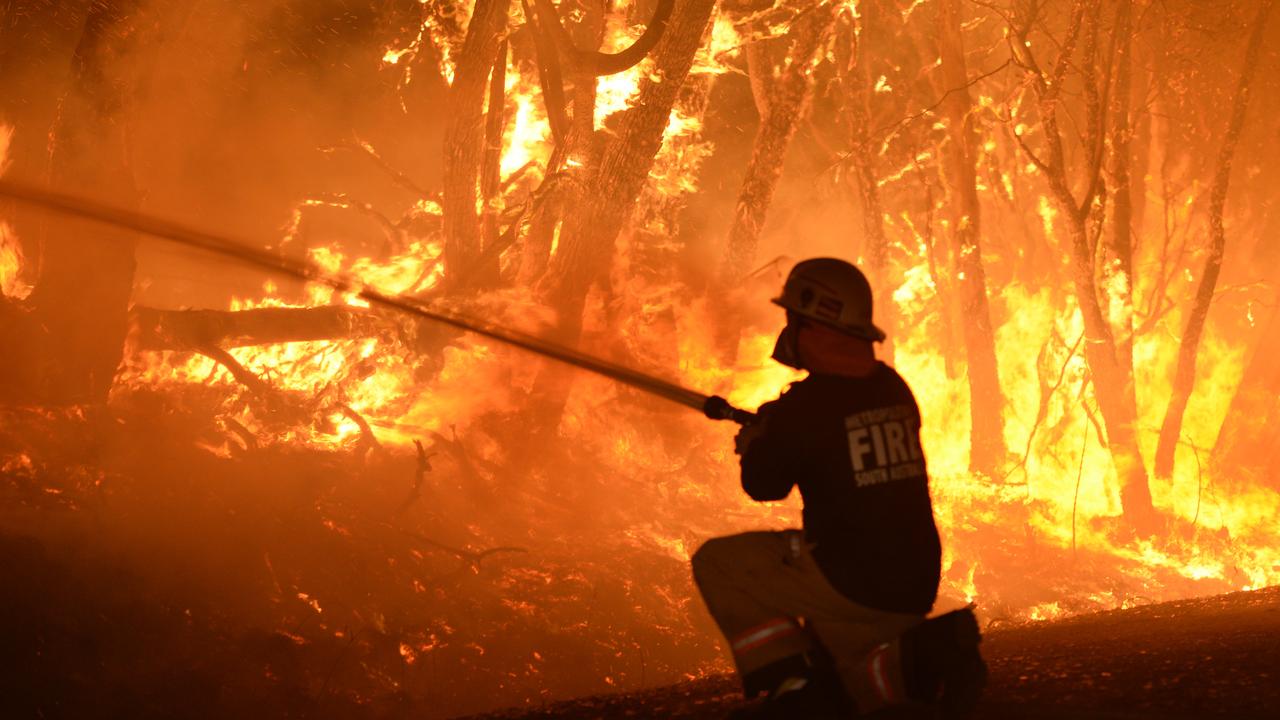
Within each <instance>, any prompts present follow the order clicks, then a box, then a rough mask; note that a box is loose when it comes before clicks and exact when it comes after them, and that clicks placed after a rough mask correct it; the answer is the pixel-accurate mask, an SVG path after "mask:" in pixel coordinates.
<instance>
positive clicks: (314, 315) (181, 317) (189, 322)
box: [129, 305, 388, 350]
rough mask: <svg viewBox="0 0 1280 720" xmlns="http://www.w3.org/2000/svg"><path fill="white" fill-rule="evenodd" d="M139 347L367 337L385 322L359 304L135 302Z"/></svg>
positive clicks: (230, 345) (133, 323)
mask: <svg viewBox="0 0 1280 720" xmlns="http://www.w3.org/2000/svg"><path fill="white" fill-rule="evenodd" d="M129 319H130V324H131V326H132V328H133V330H134V335H133V340H134V342H135V343H136V347H137V349H139V350H190V349H193V348H200V347H210V346H213V347H218V348H235V347H241V346H246V345H267V344H272V343H285V342H298V341H305V340H331V339H334V338H354V337H369V336H373V335H376V334H378V333H379V332H380V331H382V330H384V329H386V328H387V327H388V323H387V321H386V320H384V319H382V318H380V317H379V316H378V315H377V314H376V313H374V312H371V311H369V310H365V309H363V308H357V307H350V306H346V305H327V306H323V307H313V308H275V307H268V308H254V309H251V310H233V311H226V310H163V309H160V308H151V307H145V306H138V307H134V308H133V310H132V311H131V312H130V314H129Z"/></svg>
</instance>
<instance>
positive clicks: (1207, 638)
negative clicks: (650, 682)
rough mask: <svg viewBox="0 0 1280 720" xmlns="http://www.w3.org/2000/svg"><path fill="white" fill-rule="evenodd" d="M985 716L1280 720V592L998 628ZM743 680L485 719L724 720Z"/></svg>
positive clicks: (993, 719) (991, 636)
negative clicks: (714, 719)
mask: <svg viewBox="0 0 1280 720" xmlns="http://www.w3.org/2000/svg"><path fill="white" fill-rule="evenodd" d="M983 654H984V655H985V656H986V658H987V662H988V664H989V665H990V667H991V681H990V684H989V685H988V688H987V693H986V696H985V698H984V700H983V704H982V705H981V707H980V709H979V712H978V713H977V718H979V719H987V720H1005V719H1013V718H1048V719H1050V720H1069V719H1070V720H1074V719H1076V718H1103V719H1112V718H1114V719H1115V720H1137V719H1142V720H1148V719H1151V720H1155V719H1156V718H1171V719H1181V718H1280V587H1273V588H1267V589H1264V590H1258V591H1254V592H1242V593H1232V594H1230V595H1220V596H1217V597H1210V598H1202V599H1199V600H1185V601H1181V602H1173V603H1164V604H1161V605H1151V606H1147V607H1140V608H1134V609H1130V610H1116V611H1112V612H1105V613H1098V614H1094V615H1084V616H1079V617H1075V618H1070V619H1067V620H1061V621H1057V622H1051V623H1036V624H1031V625H1021V626H1016V627H1007V628H1003V629H994V630H990V631H988V632H987V635H986V639H985V641H984V651H983ZM740 701H741V696H740V695H739V694H738V691H737V687H736V685H735V683H734V682H733V680H732V679H731V678H711V679H708V680H703V681H699V682H694V683H689V684H686V685H679V686H675V687H671V688H663V689H659V690H653V691H649V692H646V693H639V694H633V695H618V696H611V697H598V698H586V699H581V700H575V701H571V702H566V703H561V704H556V705H552V706H549V707H547V708H544V709H540V710H519V711H515V710H513V711H508V712H505V713H498V714H493V715H486V716H484V717H485V718H490V719H497V718H522V719H523V718H561V719H563V720H579V719H581V720H586V719H588V718H682V719H687V720H703V719H706V720H710V719H711V718H720V717H723V716H724V714H725V713H727V712H728V711H729V710H730V709H732V708H733V707H736V706H737V704H738V703H739V702H740Z"/></svg>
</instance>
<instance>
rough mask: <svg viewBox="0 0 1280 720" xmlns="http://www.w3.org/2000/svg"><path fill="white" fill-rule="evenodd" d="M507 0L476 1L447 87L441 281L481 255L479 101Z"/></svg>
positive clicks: (500, 34)
mask: <svg viewBox="0 0 1280 720" xmlns="http://www.w3.org/2000/svg"><path fill="white" fill-rule="evenodd" d="M508 5H510V0H477V1H476V6H475V9H474V11H473V12H472V15H471V22H470V24H469V25H468V26H467V37H466V40H465V41H463V45H462V52H461V53H460V54H459V58H458V67H457V70H456V72H455V74H454V79H453V85H452V86H451V87H450V88H449V100H448V114H449V120H448V123H447V124H446V126H445V132H444V193H443V195H442V198H441V199H442V201H443V202H442V206H443V209H444V236H445V240H444V263H445V273H446V275H445V281H446V282H451V281H454V280H456V279H460V278H461V277H463V276H465V274H466V273H467V269H468V267H469V266H470V264H471V263H472V262H474V261H475V260H476V258H477V257H479V255H480V249H481V248H480V243H481V232H480V216H479V215H478V213H477V204H478V200H479V191H478V185H479V181H480V171H481V165H482V163H483V161H484V156H485V122H484V101H485V91H486V89H487V88H488V85H489V83H488V80H489V75H490V72H491V71H492V70H493V67H494V61H495V59H496V58H497V55H498V48H499V46H500V45H501V44H502V41H503V34H504V31H505V29H506V23H507V7H508Z"/></svg>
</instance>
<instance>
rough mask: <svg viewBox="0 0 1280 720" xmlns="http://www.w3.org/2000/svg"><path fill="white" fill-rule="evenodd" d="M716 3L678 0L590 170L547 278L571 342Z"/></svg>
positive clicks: (547, 290)
mask: <svg viewBox="0 0 1280 720" xmlns="http://www.w3.org/2000/svg"><path fill="white" fill-rule="evenodd" d="M714 7H715V2H714V0H683V1H682V2H680V1H678V2H676V3H675V8H674V11H673V12H672V15H671V19H670V22H669V24H668V27H667V30H666V32H665V33H664V34H663V36H662V39H661V41H660V42H658V44H657V48H656V50H655V51H654V53H655V69H654V72H652V73H650V74H649V75H647V76H646V77H645V78H644V80H643V81H642V82H641V85H640V90H639V92H638V93H637V96H636V101H635V102H634V103H633V104H632V106H631V107H630V108H629V109H628V110H626V111H625V112H624V113H622V116H621V119H620V120H619V121H618V122H617V124H616V126H615V127H614V129H613V134H612V137H611V138H610V140H609V141H608V144H607V145H606V146H605V147H604V149H603V151H602V154H601V156H600V159H599V161H598V163H597V164H595V166H594V168H592V169H591V171H590V173H589V175H588V178H587V181H586V187H587V188H588V192H587V194H586V195H585V197H588V198H590V201H589V202H587V203H585V205H584V207H581V208H579V211H578V212H576V213H573V214H572V216H570V217H568V218H566V219H565V227H564V228H563V230H562V233H561V239H560V242H559V246H558V248H557V251H556V253H555V255H554V257H553V258H552V262H551V265H550V267H549V268H548V271H547V276H546V278H545V279H544V283H543V288H544V292H545V295H546V297H547V298H548V299H549V300H550V301H551V303H552V305H553V306H554V307H555V308H556V309H557V311H558V312H559V327H558V334H559V335H560V338H561V339H562V340H564V341H569V342H576V341H577V338H578V335H579V333H580V332H581V328H582V309H583V304H584V302H585V300H586V295H587V291H588V290H589V289H590V287H591V285H592V284H593V283H595V282H596V281H597V280H598V279H599V278H600V277H601V276H602V274H603V273H604V272H605V271H606V270H607V269H608V266H609V260H610V258H611V257H612V250H613V244H614V241H615V240H616V239H617V237H618V233H619V232H621V231H622V227H623V225H624V224H625V223H626V221H627V218H628V217H629V216H630V214H631V211H632V210H633V209H634V207H635V201H636V198H637V197H639V195H640V189H641V187H642V186H643V185H644V182H645V180H646V179H647V178H648V176H649V169H650V168H651V167H652V166H653V159H654V157H655V156H656V155H657V153H658V148H659V147H661V145H662V136H663V132H664V130H665V129H666V127H667V123H668V120H669V117H670V114H671V108H672V107H673V106H674V104H675V101H676V97H677V95H678V93H679V91H680V87H681V86H682V85H683V84H684V80H685V76H686V75H688V73H689V69H690V68H691V67H692V66H693V57H694V55H695V54H696V53H697V51H698V47H699V46H700V45H701V42H702V36H703V34H704V32H705V31H706V29H707V25H708V23H709V22H710V20H711V11H712V9H713V8H714Z"/></svg>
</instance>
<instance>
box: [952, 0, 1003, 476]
mask: <svg viewBox="0 0 1280 720" xmlns="http://www.w3.org/2000/svg"><path fill="white" fill-rule="evenodd" d="M938 49H939V51H940V55H941V59H942V78H943V83H944V85H945V86H946V91H945V92H946V95H945V96H944V99H943V103H942V104H943V107H944V109H945V112H946V116H947V134H948V138H949V142H948V143H947V151H946V158H945V163H946V168H947V177H948V179H949V184H950V185H951V188H950V190H951V194H952V203H951V208H952V216H951V220H952V228H951V254H952V256H953V258H954V260H955V266H956V274H955V275H956V278H957V283H956V284H957V286H958V288H957V289H958V290H959V293H958V294H959V296H960V299H961V304H962V313H961V314H962V316H963V318H964V322H963V325H964V340H965V348H966V351H967V356H968V374H969V409H970V426H969V428H970V448H971V452H970V459H969V466H970V468H971V469H972V470H974V471H975V472H980V473H985V474H987V475H994V474H995V473H996V472H997V470H998V469H999V465H1000V463H1001V462H1003V461H1004V457H1005V454H1006V452H1007V451H1006V449H1005V444H1004V423H1003V422H1002V421H1001V417H1002V414H1003V412H1004V396H1003V393H1002V391H1001V389H1000V377H999V373H998V371H997V368H996V344H995V336H994V334H993V333H992V330H991V310H990V308H989V307H988V304H987V280H986V271H985V270H984V268H983V265H982V248H981V237H982V232H981V207H980V205H979V203H978V180H977V174H976V170H975V167H976V163H977V146H978V138H977V132H976V130H975V128H974V123H973V116H972V110H973V103H972V101H971V100H970V98H969V90H968V82H969V81H968V71H967V69H966V67H965V58H964V39H963V37H962V36H961V34H960V11H959V2H958V0H942V4H941V6H940V8H939V12H938Z"/></svg>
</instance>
